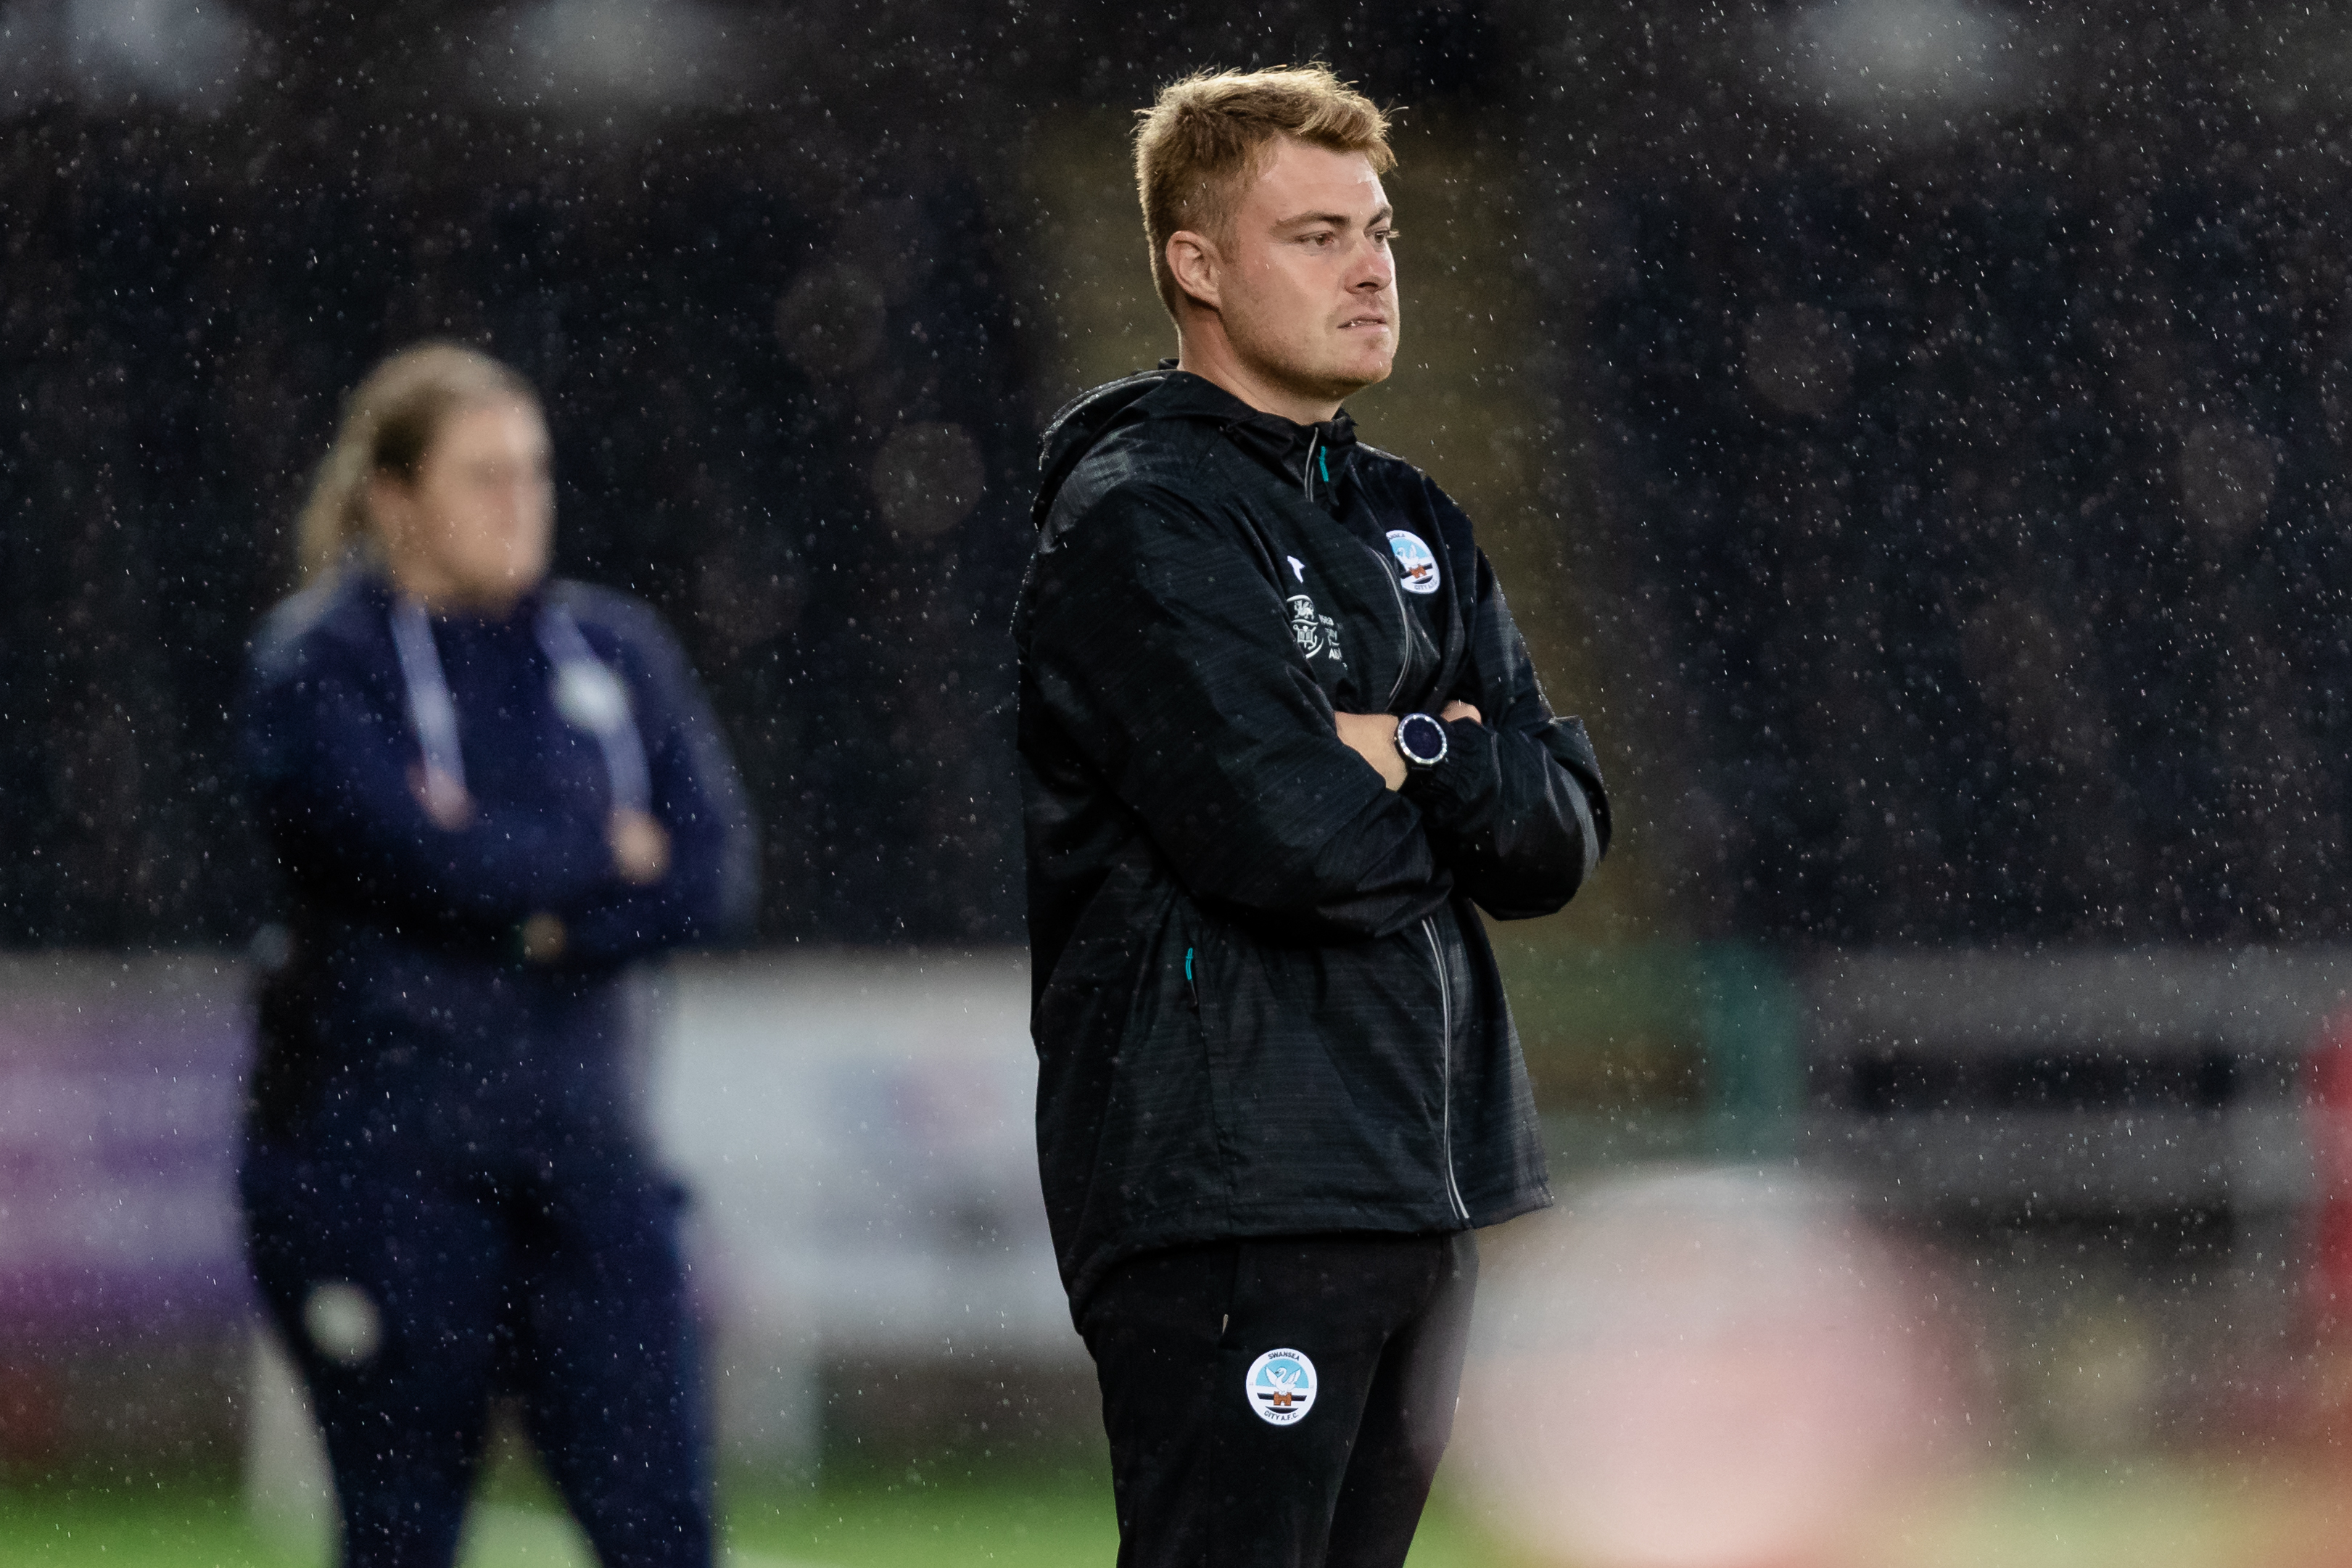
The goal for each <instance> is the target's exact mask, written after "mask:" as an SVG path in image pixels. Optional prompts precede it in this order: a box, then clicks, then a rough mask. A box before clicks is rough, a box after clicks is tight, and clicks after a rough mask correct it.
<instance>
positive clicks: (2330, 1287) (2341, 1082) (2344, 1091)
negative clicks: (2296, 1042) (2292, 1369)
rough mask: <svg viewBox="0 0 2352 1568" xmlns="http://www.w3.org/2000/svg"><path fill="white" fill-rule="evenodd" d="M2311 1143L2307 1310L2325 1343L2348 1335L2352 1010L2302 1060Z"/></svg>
mask: <svg viewBox="0 0 2352 1568" xmlns="http://www.w3.org/2000/svg"><path fill="white" fill-rule="evenodd" d="M2304 1092H2305V1095H2306V1096H2307V1097H2308V1098H2307V1105H2308V1136H2309V1137H2310V1140H2311V1161H2312V1178H2313V1179H2312V1205H2311V1232H2310V1234H2311V1244H2312V1246H2311V1275H2310V1279H2309V1289H2310V1304H2311V1311H2312V1317H2313V1323H2314V1327H2315V1329H2316V1330H2317V1331H2318V1332H2319V1333H2320V1335H2321V1336H2322V1337H2323V1338H2325V1339H2328V1340H2338V1339H2341V1338H2343V1337H2345V1335H2346V1333H2347V1331H2352V1008H2347V1009H2345V1010H2344V1011H2342V1012H2339V1013H2337V1014H2336V1016H2334V1017H2332V1018H2330V1019H2328V1020H2327V1022H2326V1024H2324V1025H2322V1026H2320V1031H2319V1037H2318V1038H2317V1039H2316V1040H2315V1042H2314V1043H2313V1045H2312V1047H2311V1050H2310V1052H2309V1053H2308V1055H2306V1056H2305V1058H2304Z"/></svg>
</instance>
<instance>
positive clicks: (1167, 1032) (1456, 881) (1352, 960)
mask: <svg viewBox="0 0 2352 1568" xmlns="http://www.w3.org/2000/svg"><path fill="white" fill-rule="evenodd" d="M1327 463H1328V468H1327ZM1045 469H1046V472H1045V482H1044V485H1043V488H1042V489H1041V490H1040V492H1039V495H1038V499H1037V508H1036V519H1037V522H1038V542H1037V548H1036V553H1035V555H1034V558H1033V559H1032V561H1031V563H1030V566H1029V572H1028V575H1027V578H1026V580H1025V581H1024V584H1023V587H1022V594H1021V599H1020V603H1019V606H1018V609H1017V611H1016V614H1015V618H1014V637H1015V640H1016V642H1017V644H1018V646H1019V649H1020V655H1021V685H1020V690H1021V716H1020V751H1021V762H1022V784H1023V795H1024V806H1025V812H1026V828H1027V840H1028V864H1029V935H1030V942H1031V947H1032V952H1033V959H1034V963H1033V976H1034V979H1033V984H1034V988H1035V989H1034V1011H1033V1016H1032V1029H1033V1033H1034V1038H1035V1042H1036V1046H1037V1050H1038V1055H1039V1062H1040V1072H1039V1083H1038V1105H1037V1139H1038V1158H1039V1163H1040V1166H1041V1169H1042V1173H1043V1177H1044V1183H1045V1200H1046V1208H1047V1212H1048V1214H1049V1215H1050V1217H1051V1219H1052V1222H1053V1228H1054V1237H1055V1247H1056V1249H1057V1251H1058V1254H1059V1257H1060V1262H1061V1268H1062V1277H1063V1280H1064V1283H1065V1285H1066V1287H1067V1288H1068V1290H1069V1292H1070V1297H1071V1301H1072V1307H1073V1310H1074V1311H1076V1312H1079V1313H1083V1311H1084V1308H1085V1303H1086V1300H1087V1296H1088V1294H1089V1292H1091V1291H1092V1290H1093V1289H1094V1288H1095V1286H1096V1285H1097V1282H1098V1281H1099V1280H1100V1279H1102V1278H1103V1276H1104V1274H1105V1273H1106V1272H1107V1271H1108V1269H1109V1268H1112V1267H1113V1266H1114V1265H1116V1264H1118V1262H1119V1261H1121V1260H1122V1259H1124V1258H1130V1257H1133V1256H1135V1255H1137V1254H1139V1253H1141V1252H1145V1251H1148V1250H1150V1249H1153V1248H1157V1247H1172V1246H1179V1245H1182V1244H1186V1243H1191V1242H1199V1241H1208V1240H1215V1239H1223V1238H1229V1237H1253V1236H1259V1237H1262V1236H1295V1235H1302V1234H1311V1233H1317V1232H1363V1231H1381V1232H1405V1233H1431V1232H1443V1231H1449V1230H1455V1229H1461V1228H1465V1227H1467V1226H1483V1225H1492V1224H1495V1223H1496V1222H1497V1221H1500V1220H1505V1219H1508V1218H1510V1217H1511V1216H1512V1215H1517V1214H1519V1213H1522V1212H1524V1211H1526V1210H1528V1209H1531V1208H1536V1207H1538V1206H1541V1205H1544V1204H1545V1203H1547V1202H1549V1192H1548V1190H1547V1187H1546V1184H1545V1178H1544V1170H1543V1156H1542V1152H1541V1144H1540V1141H1539V1138H1538V1128H1537V1124H1536V1119H1535V1109H1534V1103H1533V1100H1532V1099H1531V1097H1530V1095H1529V1093H1528V1082H1527V1074H1526V1069H1525V1067H1524V1065H1523V1063H1522V1062H1521V1060H1520V1058H1519V1050H1518V1042H1517V1036H1516V1034H1515V1032H1514V1031H1513V1029H1512V1026H1511V1022H1510V1015H1509V1011H1508V1009H1507V1006H1506V1005H1505V1002H1504V998H1503V992H1502V984H1501V979H1500V976H1499V975H1498V974H1497V973H1496V968H1495V963H1494V957H1493V953H1492V951H1491V950H1490V949H1489V947H1488V946H1487V943H1486V933H1485V931H1484V930H1483V928H1482V927H1481V926H1480V924H1479V921H1478V917H1477V914H1476V912H1475V910H1473V908H1472V905H1473V904H1474V903H1475V905H1477V906H1479V907H1480V908H1483V909H1485V910H1486V911H1487V912H1488V913H1490V914H1493V915H1496V916H1497V917H1500V918H1503V919H1517V918H1523V917H1528V916H1534V915H1542V914H1549V913H1550V912H1552V911H1553V910H1557V909H1559V907H1560V906H1561V905H1562V904H1564V903H1566V902H1567V901H1568V900H1569V899H1570V896H1571V895H1572V894H1574V892H1575V891H1576V889H1577V887H1578V886H1579V884H1580V882H1581V880H1582V879H1583V878H1584V876H1585V875H1586V873H1587V872H1588V871H1589V870H1590V869H1591V866H1592V864H1593V862H1594V861H1595V860H1596V859H1597V858H1599V855H1600V853H1601V849H1602V848H1603V847H1604V846H1605V845H1606V843H1607V839H1608V830H1609V817H1608V805H1607V801H1606V798H1605V796H1604V795H1602V793H1601V774H1600V770H1599V768H1598V766H1597V764H1596V763H1595V762H1594V759H1593V753H1592V748H1591V743H1590V742H1588V741H1587V740H1586V738H1585V734H1584V729H1583V726H1582V725H1581V724H1580V722H1578V721H1576V720H1573V719H1565V720H1563V719H1559V718H1556V717H1554V715H1553V714H1552V711H1551V710H1550V708H1549V706H1548V705H1547V704H1546V703H1545V701H1544V698H1543V694H1542V692H1541V691H1540V690H1539V689H1538V686H1537V684H1536V679H1535V675H1534V672H1533V670H1532V669H1531V668H1529V666H1528V657H1527V650H1526V647H1525V646H1524V644H1523V643H1522V641H1521V640H1520V637H1519V635H1518V631H1517V627H1516V626H1513V625H1512V622H1511V618H1510V614H1509V611H1508V610H1507V608H1506V607H1505V605H1504V603H1503V598H1502V594H1501V591H1500V589H1499V588H1498V587H1497V586H1496V582H1495V578H1494V574H1493V572H1492V570H1491V569H1490V568H1489V567H1488V565H1487V563H1486V559H1485V557H1484V556H1483V555H1482V554H1481V553H1480V552H1479V551H1478V549H1477V546H1476V544H1475V542H1474V541H1473V539H1472V537H1471V530H1470V523H1469V520H1468V519H1467V518H1465V516H1464V515H1463V514H1462V512H1461V510H1459V509H1458V508H1456V507H1455V506H1454V504H1453V502H1452V501H1451V500H1448V499H1447V498H1446V497H1445V496H1444V493H1443V492H1442V491H1440V490H1439V489H1437V487H1436V486H1435V485H1433V484H1432V483H1431V482H1430V481H1429V479H1427V478H1426V477H1425V476H1424V475H1423V474H1422V473H1421V472H1420V471H1419V470H1417V469H1415V468H1412V466H1411V465H1410V464H1407V463H1405V462H1403V461H1402V460H1401V459H1399V458H1393V457H1391V456H1390V455H1388V454H1387V453H1384V452H1381V451H1378V450H1375V449H1373V448H1371V447H1362V446H1360V445H1359V444H1357V443H1355V442H1354V440H1353V428H1352V426H1351V425H1349V424H1348V423H1347V422H1346V420H1345V419H1344V416H1343V417H1342V418H1340V419H1335V420H1332V421H1330V422H1328V423H1327V424H1325V425H1319V426H1294V425H1291V424H1290V423H1289V422H1288V421H1286V420H1281V419H1277V418H1275V417H1273V416H1268V415H1265V414H1262V413H1258V412H1256V411H1255V410H1253V409H1251V408H1249V407H1248V406H1247V405H1244V404H1242V403H1241V402H1239V401H1238V400H1236V399H1234V397H1232V396H1230V395H1227V394H1226V393H1224V392H1223V391H1222V390H1221V389H1219V388H1218V387H1216V386H1215V385H1213V384H1211V383H1209V382H1207V381H1204V380H1202V379H1201V378H1199V377H1197V376H1192V375H1189V374H1183V373H1181V372H1175V373H1170V372H1159V373H1152V374H1145V375H1140V376H1135V377H1130V378H1129V379H1128V380H1126V381H1123V382H1118V383H1114V384H1111V385H1109V386H1107V387H1102V388H1099V389H1097V391H1095V392H1093V393H1089V394H1088V395H1086V396H1085V397H1083V398H1081V399H1079V400H1078V401H1077V402H1076V403H1075V404H1073V405H1071V406H1070V407H1069V408H1068V409H1066V410H1065V411H1064V413H1063V414H1062V415H1061V416H1058V417H1057V418H1056V420H1055V423H1054V426H1053V427H1052V429H1051V430H1050V431H1049V432H1048V434H1047V437H1046V446H1045ZM1327 473H1328V480H1327V478H1326V475H1327ZM1327 504H1329V505H1332V506H1335V507H1336V512H1335V511H1334V510H1326V505H1327ZM1376 541H1377V542H1376ZM1415 598H1427V599H1430V600H1432V601H1435V602H1433V603H1432V604H1430V605H1426V606H1422V607H1419V608H1410V607H1408V601H1409V600H1412V599H1415ZM1456 699H1459V700H1465V701H1468V702H1471V703H1473V704H1475V706H1476V707H1477V708H1478V709H1479V710H1480V711H1481V713H1482V714H1483V715H1484V717H1485V722H1484V723H1477V722H1473V721H1467V720H1465V721H1457V722H1455V723H1454V724H1452V725H1450V726H1448V733H1449V738H1450V743H1451V752H1450V754H1449V755H1448V757H1447V758H1446V760H1445V761H1444V763H1441V764H1440V765H1439V766H1438V767H1436V768H1435V769H1433V770H1431V771H1430V772H1428V773H1417V774H1415V775H1414V776H1413V777H1412V779H1411V780H1410V781H1409V782H1408V783H1407V784H1406V786H1405V788H1404V790H1403V791H1402V792H1391V791H1390V790H1388V789H1386V788H1385V787H1384V786H1383V784H1382V783H1381V777H1380V775H1379V773H1377V772H1375V771H1374V770H1373V769H1372V768H1371V767H1370V766H1368V765H1367V764H1366V763H1365V762H1364V760H1363V759H1362V758H1361V757H1360V756H1359V755H1357V754H1356V753H1355V752H1352V751H1351V750H1349V748H1348V747H1347V746H1346V745H1345V744H1343V743H1342V742H1340V741H1339V738H1338V735H1337V733H1336V730H1335V726H1334V721H1333V718H1332V714H1333V711H1334V710H1335V709H1338V710H1349V711H1355V712H1380V711H1383V710H1385V711H1388V712H1392V713H1404V712H1410V711H1414V710H1424V711H1428V712H1431V713H1434V712H1436V711H1438V710H1440V709H1442V708H1443V707H1444V705H1445V704H1446V703H1447V702H1448V701H1451V700H1456Z"/></svg>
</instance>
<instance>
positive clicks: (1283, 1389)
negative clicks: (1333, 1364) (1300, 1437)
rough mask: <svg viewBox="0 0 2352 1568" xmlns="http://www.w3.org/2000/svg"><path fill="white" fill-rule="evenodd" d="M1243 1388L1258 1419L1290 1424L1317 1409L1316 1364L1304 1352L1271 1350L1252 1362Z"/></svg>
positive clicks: (1278, 1424) (1270, 1424)
mask: <svg viewBox="0 0 2352 1568" xmlns="http://www.w3.org/2000/svg"><path fill="white" fill-rule="evenodd" d="M1242 1391H1243V1393H1244V1394H1246V1395H1247V1396H1248V1398H1249V1407H1250V1408H1251V1409H1252V1410H1255V1411H1256V1412H1257V1418H1258V1419H1259V1420H1261V1421H1264V1422H1265V1423H1266V1424H1267V1425H1269V1426H1289V1425H1290V1424H1291V1423H1292V1422H1294V1421H1297V1420H1299V1419H1301V1418H1302V1417H1304V1416H1305V1415H1306V1414H1307V1412H1308V1411H1309V1410H1312V1409H1314V1408H1315V1363H1313V1362H1311V1361H1308V1360H1307V1356H1306V1352H1302V1351H1293V1350H1279V1351H1268V1352H1265V1354H1264V1355H1262V1356H1260V1357H1258V1358H1257V1360H1255V1361H1254V1362H1252V1363H1250V1369H1249V1376H1248V1378H1247V1379H1245V1380H1244V1384H1243V1387H1242Z"/></svg>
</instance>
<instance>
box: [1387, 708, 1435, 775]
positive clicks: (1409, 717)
mask: <svg viewBox="0 0 2352 1568" xmlns="http://www.w3.org/2000/svg"><path fill="white" fill-rule="evenodd" d="M1445 744H1446V742H1445V726H1444V725H1443V724H1441V723H1439V722H1438V721H1436V720H1434V719H1433V718H1431V717H1430V716H1429V715H1428V714H1426V713H1408V714H1406V715H1405V716H1404V717H1403V718H1402V719H1400V720H1398V721H1397V728H1396V749H1397V753H1398V754H1399V755H1400V756H1402V757H1403V758H1404V765H1405V766H1406V767H1408V768H1412V769H1413V770H1415V771H1417V772H1426V771H1428V770H1429V769H1431V768H1433V767H1435V766H1436V765H1437V764H1438V763H1442V762H1444V760H1445Z"/></svg>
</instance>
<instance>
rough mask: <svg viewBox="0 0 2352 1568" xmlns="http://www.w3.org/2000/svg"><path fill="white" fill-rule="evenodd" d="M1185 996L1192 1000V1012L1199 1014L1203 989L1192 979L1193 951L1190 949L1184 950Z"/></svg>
mask: <svg viewBox="0 0 2352 1568" xmlns="http://www.w3.org/2000/svg"><path fill="white" fill-rule="evenodd" d="M1184 994H1185V995H1187V996H1189V997H1191V998H1192V1011H1194V1012H1195V1013H1197V1012H1199V1011H1200V1010H1201V987H1200V984H1199V983H1198V982H1196V981H1195V980H1194V979H1193V978H1192V949H1191V948H1189V947H1188V948H1186V949H1185V950H1184Z"/></svg>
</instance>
